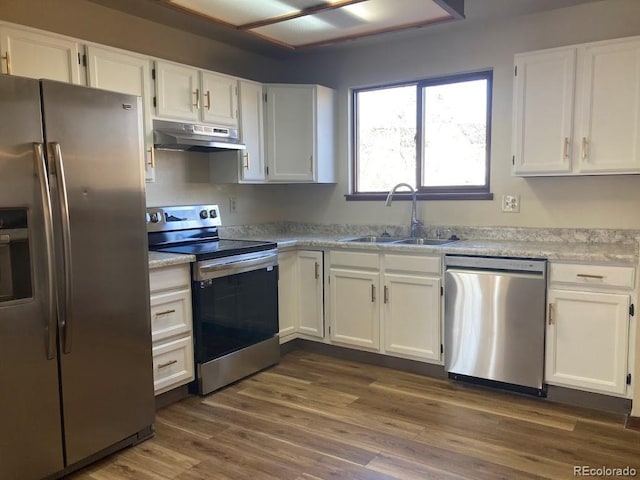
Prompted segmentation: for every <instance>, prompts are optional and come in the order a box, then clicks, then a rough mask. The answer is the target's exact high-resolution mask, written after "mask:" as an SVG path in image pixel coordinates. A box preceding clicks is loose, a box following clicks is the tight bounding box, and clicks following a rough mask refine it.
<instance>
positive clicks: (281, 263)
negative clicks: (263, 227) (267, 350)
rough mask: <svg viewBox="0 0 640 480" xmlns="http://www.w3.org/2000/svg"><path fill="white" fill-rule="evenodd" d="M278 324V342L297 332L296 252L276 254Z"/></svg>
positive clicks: (297, 290)
mask: <svg viewBox="0 0 640 480" xmlns="http://www.w3.org/2000/svg"><path fill="white" fill-rule="evenodd" d="M278 270H279V272H278V274H279V277H278V322H279V325H280V332H279V334H280V340H281V341H282V340H283V339H285V341H286V340H288V339H286V338H285V337H287V336H289V335H293V334H294V333H296V331H297V330H298V292H299V289H298V256H297V252H295V251H291V252H282V253H279V254H278Z"/></svg>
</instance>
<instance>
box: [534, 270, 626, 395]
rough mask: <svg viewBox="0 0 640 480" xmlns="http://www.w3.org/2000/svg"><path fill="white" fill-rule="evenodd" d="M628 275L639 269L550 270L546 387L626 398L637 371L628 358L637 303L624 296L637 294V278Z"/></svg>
mask: <svg viewBox="0 0 640 480" xmlns="http://www.w3.org/2000/svg"><path fill="white" fill-rule="evenodd" d="M629 270H632V271H633V270H634V269H633V268H631V267H618V266H590V265H573V264H553V263H552V264H551V269H550V284H551V288H550V289H549V290H548V302H549V305H548V311H547V338H546V359H545V379H546V381H547V383H549V384H552V385H560V386H565V387H573V388H577V389H581V390H587V391H592V392H597V393H606V394H614V395H619V396H626V394H627V391H628V388H629V385H628V384H627V383H628V379H630V377H628V375H630V373H631V372H630V367H631V365H632V362H631V361H630V360H631V359H630V358H629V340H630V322H631V317H630V306H631V301H632V297H631V293H630V292H625V291H624V290H625V289H627V290H631V289H632V288H633V278H634V275H631V277H629V275H628V273H629ZM632 273H633V272H632ZM626 279H628V282H627V280H626ZM624 284H626V285H625V286H624V287H622V286H621V285H624Z"/></svg>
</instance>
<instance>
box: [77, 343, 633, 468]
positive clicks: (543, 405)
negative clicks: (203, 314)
mask: <svg viewBox="0 0 640 480" xmlns="http://www.w3.org/2000/svg"><path fill="white" fill-rule="evenodd" d="M624 420H625V419H624V417H623V416H621V415H613V414H608V413H602V412H596V411H592V410H586V409H579V408H575V407H569V406H564V405H559V404H553V403H550V402H545V401H542V400H539V399H535V398H530V397H525V396H520V395H515V394H509V393H502V392H495V391H490V390H486V389H483V388H480V387H472V386H466V385H463V384H459V383H454V382H450V381H447V380H437V379H432V378H428V377H423V376H419V375H414V374H410V373H405V372H400V371H397V370H391V369H387V368H381V367H375V366H371V365H365V364H360V363H354V362H348V361H344V360H336V359H334V358H331V357H325V356H322V355H318V354H313V353H309V352H305V351H300V350H297V351H293V352H291V353H289V354H287V355H286V356H284V357H283V359H282V361H281V362H280V364H279V365H277V366H275V367H273V368H270V369H268V370H266V371H263V372H261V373H258V374H256V375H254V376H252V377H250V378H247V379H245V380H242V381H240V382H238V383H236V384H234V385H232V386H229V387H227V388H225V389H223V390H221V391H218V392H216V393H213V394H211V395H209V396H207V397H204V398H198V397H192V398H188V399H186V400H183V401H181V402H179V403H176V404H173V405H170V406H169V407H167V408H164V409H162V410H160V411H159V412H158V415H157V418H156V435H155V437H154V438H152V439H151V440H148V441H146V442H144V443H142V444H140V445H137V446H135V447H132V448H129V449H126V450H124V451H122V452H119V453H117V454H114V455H112V456H111V457H109V458H107V459H105V460H102V461H101V462H98V463H97V464H94V465H92V466H90V467H88V468H86V469H84V470H82V471H80V472H77V473H76V474H74V475H73V476H72V477H71V478H73V479H74V480H79V479H94V480H101V479H136V480H137V479H140V480H146V479H178V480H199V479H233V480H242V479H249V480H262V479H265V480H269V479H273V480H284V479H291V480H302V479H363V480H364V479H402V480H406V479H420V480H422V479H470V480H479V479H491V480H494V479H509V480H513V479H531V478H554V479H555V478H559V479H561V478H574V466H575V465H578V466H591V467H594V468H602V467H604V466H606V467H610V468H623V467H627V466H629V467H631V468H635V469H636V470H637V471H638V474H637V475H638V476H640V432H637V431H630V430H625V429H624ZM609 478H611V477H609ZM618 478H619V477H618Z"/></svg>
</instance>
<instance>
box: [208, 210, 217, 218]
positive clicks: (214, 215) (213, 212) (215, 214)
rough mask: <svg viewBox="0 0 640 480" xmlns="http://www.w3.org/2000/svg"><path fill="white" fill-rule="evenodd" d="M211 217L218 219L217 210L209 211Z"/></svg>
mask: <svg viewBox="0 0 640 480" xmlns="http://www.w3.org/2000/svg"><path fill="white" fill-rule="evenodd" d="M209 217H211V218H218V211H217V210H209Z"/></svg>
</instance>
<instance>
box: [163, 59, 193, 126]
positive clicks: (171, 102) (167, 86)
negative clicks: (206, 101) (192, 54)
mask: <svg viewBox="0 0 640 480" xmlns="http://www.w3.org/2000/svg"><path fill="white" fill-rule="evenodd" d="M156 95H157V114H158V116H160V117H169V118H176V119H181V120H192V121H194V122H196V121H198V119H199V117H200V105H202V92H201V91H200V85H199V82H198V70H196V69H195V68H189V67H183V66H181V65H175V64H173V63H165V62H156Z"/></svg>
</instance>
